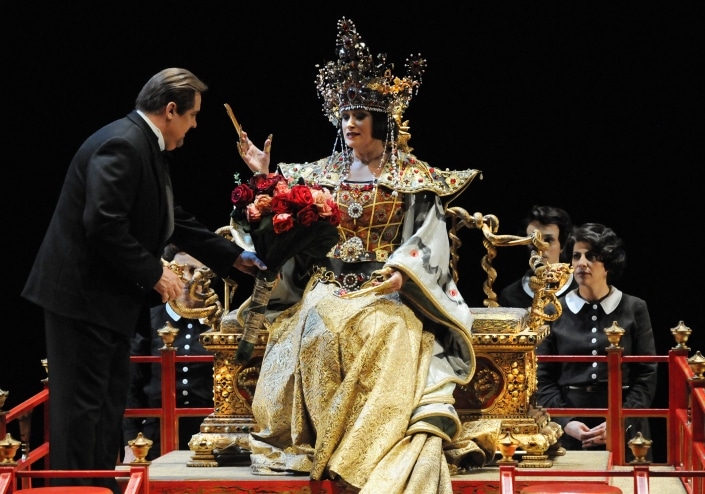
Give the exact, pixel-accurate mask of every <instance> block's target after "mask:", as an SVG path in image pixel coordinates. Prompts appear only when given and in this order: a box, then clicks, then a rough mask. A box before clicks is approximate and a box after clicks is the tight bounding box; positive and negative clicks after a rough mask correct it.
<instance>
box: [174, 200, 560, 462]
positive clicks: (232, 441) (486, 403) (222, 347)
mask: <svg viewBox="0 0 705 494" xmlns="http://www.w3.org/2000/svg"><path fill="white" fill-rule="evenodd" d="M446 214H447V217H448V220H449V239H450V243H451V271H452V272H453V276H454V278H455V281H456V282H457V280H458V271H457V265H458V261H459V256H458V251H459V247H460V245H461V244H462V242H461V241H460V238H459V236H458V232H459V230H461V229H462V228H471V229H477V230H479V231H480V232H481V233H482V243H483V245H484V247H485V248H486V250H487V253H486V255H484V256H483V257H482V260H481V265H482V268H483V270H484V271H485V272H486V273H487V279H486V280H485V281H484V282H483V291H484V293H485V295H486V298H485V299H484V301H483V305H484V307H481V308H473V309H471V310H472V312H473V316H474V322H473V327H472V334H473V336H472V338H473V346H474V349H475V355H476V361H477V367H476V371H475V376H474V377H473V380H472V381H471V382H470V383H469V384H468V385H467V386H461V387H458V388H456V390H455V393H454V397H455V400H456V404H455V408H456V410H457V411H458V414H459V415H460V418H461V421H462V422H463V423H467V422H471V421H477V420H482V419H500V421H501V422H500V423H501V426H500V428H501V432H502V433H503V435H504V438H505V439H506V438H509V439H510V440H511V441H512V442H514V443H515V444H516V445H517V446H518V447H519V448H521V449H522V450H524V452H525V454H524V455H523V457H522V461H521V462H520V463H519V466H524V467H546V466H551V465H552V462H551V460H550V459H549V457H550V456H551V455H556V454H561V453H562V451H561V450H560V448H559V444H558V442H557V440H558V438H559V437H560V435H561V434H562V430H561V428H560V426H558V425H557V424H555V423H553V422H551V421H550V417H549V416H548V414H547V413H545V411H543V410H542V409H540V408H537V407H534V406H533V405H532V397H533V394H534V392H535V391H536V353H535V350H536V347H537V345H538V344H539V343H540V342H541V341H542V340H543V339H544V338H545V337H546V335H547V334H548V331H549V329H548V325H546V322H547V321H552V320H555V319H556V318H557V317H559V316H560V310H561V308H560V305H559V304H558V303H557V299H556V297H555V292H556V291H557V290H558V289H560V287H561V286H562V285H563V283H565V281H566V280H567V275H568V274H569V273H570V268H569V267H568V266H567V265H565V264H560V265H559V264H555V265H542V264H541V259H542V257H541V253H542V251H543V250H545V249H546V248H548V245H547V244H546V243H545V242H543V241H542V239H541V234H540V232H539V231H536V232H534V234H532V235H531V236H527V237H521V236H514V235H497V233H496V232H497V229H498V226H499V221H498V220H497V218H496V217H495V216H493V215H482V214H481V213H475V214H473V215H470V214H469V213H467V211H465V210H464V209H463V208H460V207H452V208H451V207H448V208H446ZM218 232H219V233H220V234H221V235H224V236H225V237H227V238H229V239H230V240H233V238H232V235H233V233H232V230H231V228H230V227H222V228H220V229H219V230H218ZM518 245H524V246H526V245H531V246H532V247H533V255H532V257H531V259H530V265H531V267H532V268H533V270H534V273H535V275H534V277H533V278H532V287H533V288H534V291H535V293H536V296H535V297H534V300H533V303H532V306H531V307H530V308H513V307H500V306H499V304H498V302H497V296H496V294H495V292H494V291H493V289H492V285H493V283H494V280H495V279H496V271H495V269H494V267H493V266H492V260H493V259H494V258H495V257H496V254H497V248H498V247H507V246H518ZM236 288H237V285H236V284H234V283H232V282H229V281H228V280H226V284H225V300H224V309H221V308H220V305H219V304H211V307H213V308H212V311H213V312H215V314H211V315H209V316H208V317H207V318H206V319H207V320H208V321H209V323H210V324H211V327H212V329H211V330H209V331H207V332H205V333H203V334H202V335H201V343H202V344H203V346H204V347H205V348H206V349H207V350H209V351H211V352H213V354H214V364H213V366H214V367H213V369H214V383H213V388H214V389H213V396H214V412H213V414H211V415H210V416H208V417H206V418H205V420H204V422H203V423H202V425H201V427H200V432H199V433H198V434H195V435H194V436H193V437H192V439H191V441H190V442H189V447H190V449H191V450H192V451H193V452H194V455H193V456H192V459H191V461H190V462H189V464H188V465H189V466H198V467H203V466H206V467H207V466H219V465H220V464H223V461H228V460H223V458H233V457H238V455H241V456H243V457H246V455H247V452H248V443H249V433H250V432H251V431H253V430H257V424H256V423H254V418H253V417H252V414H251V408H250V404H251V400H252V396H253V393H254V390H255V387H256V383H257V378H258V375H259V366H260V364H261V360H262V356H263V354H264V348H265V345H266V343H267V338H268V331H267V329H266V327H265V328H263V329H262V330H261V331H260V332H259V334H258V336H257V341H256V342H255V347H254V352H253V356H252V358H251V359H250V360H249V361H248V362H247V364H246V365H245V366H242V365H240V364H238V363H236V361H235V355H236V352H237V345H238V342H239V338H240V337H241V331H242V325H243V323H244V317H243V316H242V314H241V312H242V307H240V309H239V310H238V309H235V310H230V306H229V305H230V302H231V297H232V293H233V292H234V290H235V289H236ZM549 305H553V306H554V307H555V311H553V312H552V313H551V314H548V313H546V310H545V309H546V307H547V306H549ZM172 307H174V309H175V310H176V311H177V312H179V311H180V308H179V307H175V306H173V305H172ZM199 317H204V316H203V315H200V316H199ZM499 446H500V445H499V444H498V448H497V449H499ZM219 455H220V456H219ZM226 464H230V463H226Z"/></svg>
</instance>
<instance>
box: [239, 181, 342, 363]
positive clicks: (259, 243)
mask: <svg viewBox="0 0 705 494" xmlns="http://www.w3.org/2000/svg"><path fill="white" fill-rule="evenodd" d="M236 181H238V179H237V176H236ZM231 201H232V203H233V211H232V213H231V215H230V216H231V219H232V221H233V222H234V223H236V224H237V226H239V227H240V228H241V230H243V231H244V232H245V233H249V235H250V237H251V238H252V244H253V245H254V249H255V252H256V253H257V257H259V258H260V259H261V260H262V261H264V262H265V264H267V269H266V270H263V271H259V272H258V273H257V275H256V277H255V286H254V290H253V292H252V297H251V300H250V305H249V310H248V312H247V315H246V317H245V324H244V327H243V332H242V338H241V339H240V343H239V344H238V350H237V355H236V357H235V361H236V362H237V363H246V362H247V361H248V360H249V359H250V357H251V356H252V351H253V349H254V345H255V343H256V341H257V332H258V331H259V330H260V328H261V327H262V326H263V323H264V313H265V310H266V308H267V303H268V302H269V297H270V295H271V291H272V289H273V288H274V284H275V282H276V279H277V276H278V274H279V271H280V270H281V268H282V266H283V265H284V263H286V261H288V260H289V259H291V258H292V257H294V256H296V255H299V254H303V255H307V256H309V257H311V258H316V257H323V256H325V255H326V254H327V253H328V252H329V251H330V249H331V248H332V247H333V246H335V245H336V244H337V243H338V230H337V228H336V227H337V226H338V224H339V223H340V211H339V210H338V206H337V204H336V202H335V199H334V198H333V196H332V195H331V194H330V192H329V191H328V190H327V189H324V188H322V187H320V186H317V185H307V184H306V183H304V181H303V179H299V181H298V182H294V183H289V182H288V181H287V179H286V178H285V177H284V176H283V175H280V174H277V173H270V174H264V173H259V174H256V175H254V176H253V177H252V178H251V179H250V180H249V181H248V182H246V183H238V184H237V186H236V187H235V188H234V189H233V191H232V194H231Z"/></svg>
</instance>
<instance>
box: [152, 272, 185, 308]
mask: <svg viewBox="0 0 705 494" xmlns="http://www.w3.org/2000/svg"><path fill="white" fill-rule="evenodd" d="M154 289H155V290H156V291H157V293H159V295H161V296H162V303H167V302H168V301H169V300H176V298H177V297H178V296H179V295H181V293H183V290H184V282H183V281H182V280H181V278H179V275H177V274H176V273H174V272H173V271H172V270H171V269H169V267H168V266H163V267H162V277H161V278H159V281H157V284H156V285H154Z"/></svg>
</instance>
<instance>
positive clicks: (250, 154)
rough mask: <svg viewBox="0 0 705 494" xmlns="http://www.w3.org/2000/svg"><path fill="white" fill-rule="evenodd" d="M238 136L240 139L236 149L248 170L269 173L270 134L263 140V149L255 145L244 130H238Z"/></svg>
mask: <svg viewBox="0 0 705 494" xmlns="http://www.w3.org/2000/svg"><path fill="white" fill-rule="evenodd" d="M239 136H240V140H239V141H238V143H237V149H238V151H239V152H240V156H241V157H242V159H243V160H244V161H245V163H247V166H248V167H249V168H250V170H252V172H253V173H269V161H270V151H271V149H272V134H269V136H268V137H267V139H266V140H265V141H264V150H261V149H259V148H258V147H257V146H255V145H254V144H253V143H252V141H250V139H249V138H248V137H247V132H245V131H244V130H241V131H240V132H239Z"/></svg>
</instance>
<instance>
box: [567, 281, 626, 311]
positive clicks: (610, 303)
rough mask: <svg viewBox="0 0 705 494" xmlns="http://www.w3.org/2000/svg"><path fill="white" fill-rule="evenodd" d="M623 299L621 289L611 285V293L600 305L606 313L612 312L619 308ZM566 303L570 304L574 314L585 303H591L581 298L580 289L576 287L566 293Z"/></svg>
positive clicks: (569, 307)
mask: <svg viewBox="0 0 705 494" xmlns="http://www.w3.org/2000/svg"><path fill="white" fill-rule="evenodd" d="M621 300H622V292H621V290H619V289H618V288H615V287H613V286H611V287H610V293H609V294H608V295H607V296H606V297H605V298H603V299H602V300H601V301H600V305H601V306H602V309H603V310H604V311H605V314H611V313H612V312H613V311H614V310H615V309H616V308H617V306H618V305H619V302H620V301H621ZM565 304H566V305H567V306H568V309H570V311H571V312H572V313H573V314H577V313H578V312H580V309H581V308H582V307H583V305H585V304H590V302H588V301H587V300H585V299H583V298H580V295H578V289H577V288H576V289H574V290H571V291H570V292H568V293H567V294H566V296H565Z"/></svg>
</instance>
